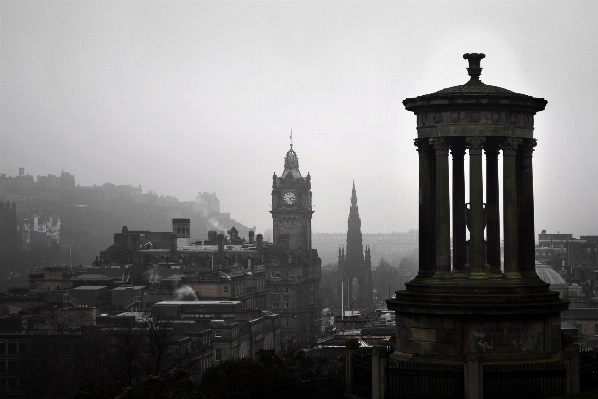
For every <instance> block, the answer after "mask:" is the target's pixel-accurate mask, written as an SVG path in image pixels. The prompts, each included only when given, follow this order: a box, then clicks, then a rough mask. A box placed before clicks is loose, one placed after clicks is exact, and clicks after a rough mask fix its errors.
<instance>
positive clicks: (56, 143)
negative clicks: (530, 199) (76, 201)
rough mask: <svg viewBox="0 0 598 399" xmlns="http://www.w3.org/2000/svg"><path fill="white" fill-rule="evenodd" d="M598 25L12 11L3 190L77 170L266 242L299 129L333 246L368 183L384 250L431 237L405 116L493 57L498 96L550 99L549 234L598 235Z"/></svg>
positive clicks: (107, 6)
mask: <svg viewBox="0 0 598 399" xmlns="http://www.w3.org/2000/svg"><path fill="white" fill-rule="evenodd" d="M597 7H598V5H596V4H593V3H575V4H573V5H571V4H570V3H565V2H553V3H536V2H530V3H526V2H506V3H503V2H492V3H486V2H484V3H481V2H479V3H478V2H476V3H471V2H466V3H461V2H442V3H423V4H421V3H415V2H393V3H386V2H367V3H366V2H357V3H351V4H343V3H324V2H313V3H311V2H310V3H298V2H286V3H283V4H276V3H258V2H244V3H213V2H183V3H176V4H172V3H165V2H152V3H145V2H142V3H138V2H126V1H125V2H97V3H69V2H67V3H58V2H49V3H46V2H32V3H20V2H2V3H0V11H1V16H0V22H1V27H0V33H1V39H0V40H1V44H2V46H1V50H0V72H1V74H0V108H1V111H0V173H6V174H12V175H15V174H16V173H17V170H18V168H19V167H25V170H26V172H27V173H30V174H32V175H34V176H35V175H37V174H40V175H45V174H47V173H53V174H55V173H58V172H59V171H60V170H62V169H64V170H65V171H68V172H70V173H72V174H74V175H75V177H76V179H77V183H78V184H81V185H93V184H98V185H101V184H103V183H105V182H111V183H114V184H131V185H133V186H138V185H141V186H142V187H143V190H144V192H146V191H148V190H153V191H155V192H157V193H159V194H160V195H165V196H167V195H173V196H176V197H177V198H178V199H179V200H180V201H192V200H194V199H195V197H196V195H197V192H198V191H202V192H203V191H207V192H215V193H217V195H218V198H219V199H220V200H221V208H222V210H223V211H224V212H230V213H231V216H233V217H234V218H235V219H237V220H239V221H240V222H241V223H243V224H246V225H250V226H252V225H256V226H257V230H258V232H260V231H264V230H266V229H268V228H271V226H272V220H271V216H270V214H269V211H270V195H269V194H270V190H271V187H270V186H271V176H272V173H276V174H280V173H281V172H282V170H283V160H284V154H285V153H286V151H287V150H288V148H289V144H290V137H289V135H290V133H291V129H292V130H293V144H294V147H293V148H294V149H295V150H296V152H297V155H298V158H299V169H300V171H301V173H302V175H303V176H306V175H307V173H308V172H309V173H310V175H311V176H312V185H313V189H312V191H313V204H314V210H315V214H314V219H313V231H314V233H315V232H343V231H346V227H347V225H346V223H347V220H346V217H347V211H348V209H349V199H350V191H351V184H352V181H353V180H354V181H355V185H356V188H357V191H358V193H359V196H358V197H359V205H360V214H361V215H362V219H363V220H362V223H363V224H362V228H363V231H364V232H372V233H377V232H380V233H390V232H392V231H408V230H410V229H416V228H417V227H418V223H417V211H416V210H417V200H418V195H417V192H418V178H417V174H416V173H415V171H416V170H417V163H418V156H417V152H416V150H415V147H414V146H413V139H414V138H415V137H416V131H415V128H414V120H415V119H414V117H413V116H412V115H410V114H409V113H407V112H406V111H405V110H404V108H403V106H402V104H401V102H402V101H403V100H404V99H405V98H408V97H414V96H417V95H420V94H425V93H430V92H434V91H437V90H440V89H442V88H445V87H449V86H454V85H459V84H463V83H465V82H466V81H467V79H468V77H467V73H466V71H465V68H466V67H467V62H466V61H465V60H463V59H462V54H463V53H466V52H483V53H485V54H486V59H484V60H483V61H482V67H483V68H484V70H483V72H482V76H481V79H482V81H483V82H484V83H486V84H490V85H495V86H500V87H504V88H506V89H509V90H512V91H515V92H519V93H526V94H530V95H533V96H536V97H543V98H545V99H547V100H548V105H547V108H546V111H544V112H543V113H542V114H540V115H538V117H537V119H536V121H535V125H536V135H537V137H538V147H537V148H536V151H535V153H534V164H535V166H536V167H537V170H538V171H539V172H538V173H537V174H536V175H535V194H536V197H537V198H539V199H540V200H539V201H538V202H537V203H536V218H535V219H536V231H540V230H544V229H545V230H547V231H569V232H573V233H574V234H575V235H578V234H579V235H582V234H595V233H596V230H595V227H594V225H595V223H594V222H595V220H596V219H597V217H598V210H596V209H594V208H593V207H592V204H593V203H595V202H596V201H597V200H598V193H597V192H595V190H593V189H591V188H589V187H590V185H591V182H592V181H593V173H592V166H594V164H595V162H594V160H593V159H594V158H593V154H594V153H595V152H596V149H597V148H596V146H597V145H598V144H597V143H595V141H593V140H591V138H590V134H591V133H592V129H591V120H590V119H589V118H590V116H591V115H592V111H591V107H592V106H593V105H594V103H595V101H596V100H595V99H594V96H592V93H595V92H597V90H596V89H598V88H597V87H596V84H597V81H596V79H595V77H594V76H593V73H592V59H593V57H594V55H593V54H592V53H591V51H584V53H583V55H582V56H580V55H579V53H580V52H581V51H580V50H587V49H592V48H595V47H596V44H597V43H596V41H597V40H598V39H597V38H598V34H597V33H598V32H597V30H598V28H597V27H596V26H598V24H596V23H595V22H596V17H595V15H598V13H596V11H598V10H597ZM490 16H492V18H490ZM571 60H575V62H572V61H571ZM570 132H573V133H570ZM563 148H567V149H573V148H574V149H575V150H574V151H571V150H565V151H563ZM501 184H502V183H501ZM547 198H549V199H550V200H545V199H547Z"/></svg>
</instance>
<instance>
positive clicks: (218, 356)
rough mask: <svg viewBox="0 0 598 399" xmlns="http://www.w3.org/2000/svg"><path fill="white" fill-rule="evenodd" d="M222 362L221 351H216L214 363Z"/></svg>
mask: <svg viewBox="0 0 598 399" xmlns="http://www.w3.org/2000/svg"><path fill="white" fill-rule="evenodd" d="M220 360H222V349H216V361H220Z"/></svg>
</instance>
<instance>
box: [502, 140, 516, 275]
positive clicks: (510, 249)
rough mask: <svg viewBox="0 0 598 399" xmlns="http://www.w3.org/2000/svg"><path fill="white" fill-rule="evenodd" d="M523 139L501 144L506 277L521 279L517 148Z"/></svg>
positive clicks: (506, 141)
mask: <svg viewBox="0 0 598 399" xmlns="http://www.w3.org/2000/svg"><path fill="white" fill-rule="evenodd" d="M520 144H521V139H506V140H505V141H503V142H502V143H501V148H502V154H503V186H504V187H503V208H504V209H503V210H504V226H505V277H507V278H521V273H520V272H519V250H518V246H519V241H518V236H519V234H518V230H519V227H518V217H517V167H516V158H515V157H516V155H517V147H518V146H519V145H520Z"/></svg>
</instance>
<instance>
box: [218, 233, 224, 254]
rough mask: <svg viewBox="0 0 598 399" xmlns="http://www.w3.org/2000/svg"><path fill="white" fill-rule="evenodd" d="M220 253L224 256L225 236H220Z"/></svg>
mask: <svg viewBox="0 0 598 399" xmlns="http://www.w3.org/2000/svg"><path fill="white" fill-rule="evenodd" d="M217 238H218V253H219V254H220V255H222V254H223V253H224V234H222V233H221V234H218V236H217Z"/></svg>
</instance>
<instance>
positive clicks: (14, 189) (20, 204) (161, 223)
mask: <svg viewBox="0 0 598 399" xmlns="http://www.w3.org/2000/svg"><path fill="white" fill-rule="evenodd" d="M203 194H204V196H205V195H206V193H203ZM208 197H210V201H212V203H211V204H210V206H209V207H207V208H206V206H205V204H204V203H203V202H202V201H203V197H202V194H201V193H200V195H198V198H197V200H196V201H187V202H180V201H179V200H178V199H177V198H175V197H171V196H159V195H158V194H157V193H154V192H152V191H150V192H148V193H143V192H142V190H141V187H133V186H131V185H122V186H117V185H114V184H111V183H106V184H104V185H101V186H77V185H75V178H74V176H73V175H71V174H69V173H67V172H63V173H62V174H61V176H53V175H48V176H47V177H46V176H38V177H37V181H35V180H34V179H33V176H30V175H25V174H24V170H20V171H19V176H15V177H11V176H6V175H5V174H0V200H9V201H15V202H16V203H17V218H18V219H19V220H20V221H23V220H24V219H29V220H31V218H32V216H33V215H45V216H53V217H54V218H56V217H57V218H59V219H60V222H61V224H60V243H59V247H60V252H61V254H62V262H63V263H66V264H69V263H70V262H71V260H72V264H73V265H79V264H83V265H88V264H91V263H92V262H93V260H94V259H95V257H96V256H97V255H99V253H100V251H102V250H104V249H106V247H108V246H109V245H111V244H112V243H113V236H114V233H118V232H120V231H121V229H122V227H123V226H127V227H128V229H129V230H150V231H171V230H172V219H173V218H189V219H191V238H192V239H198V240H204V239H207V235H208V230H225V231H226V230H229V229H230V228H231V227H233V226H235V227H236V229H237V230H238V231H239V236H240V237H246V238H247V237H248V232H249V227H247V226H245V225H243V224H241V223H239V222H237V221H236V220H234V219H231V218H230V214H228V213H220V212H219V208H220V206H219V201H218V199H217V198H216V195H215V194H210V195H208ZM214 201H216V204H215V205H214V203H213V202H214ZM53 253H54V254H55V253H56V251H54V252H53ZM52 258H53V259H48V262H49V264H51V263H55V262H56V259H55V258H56V256H53V257H52ZM36 259H37V260H36V261H35V263H39V262H43V259H39V257H38V258H36ZM26 263H31V261H28V262H26ZM21 266H22V267H24V268H27V269H28V268H29V267H34V266H45V265H43V264H26V265H25V264H24V265H21Z"/></svg>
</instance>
